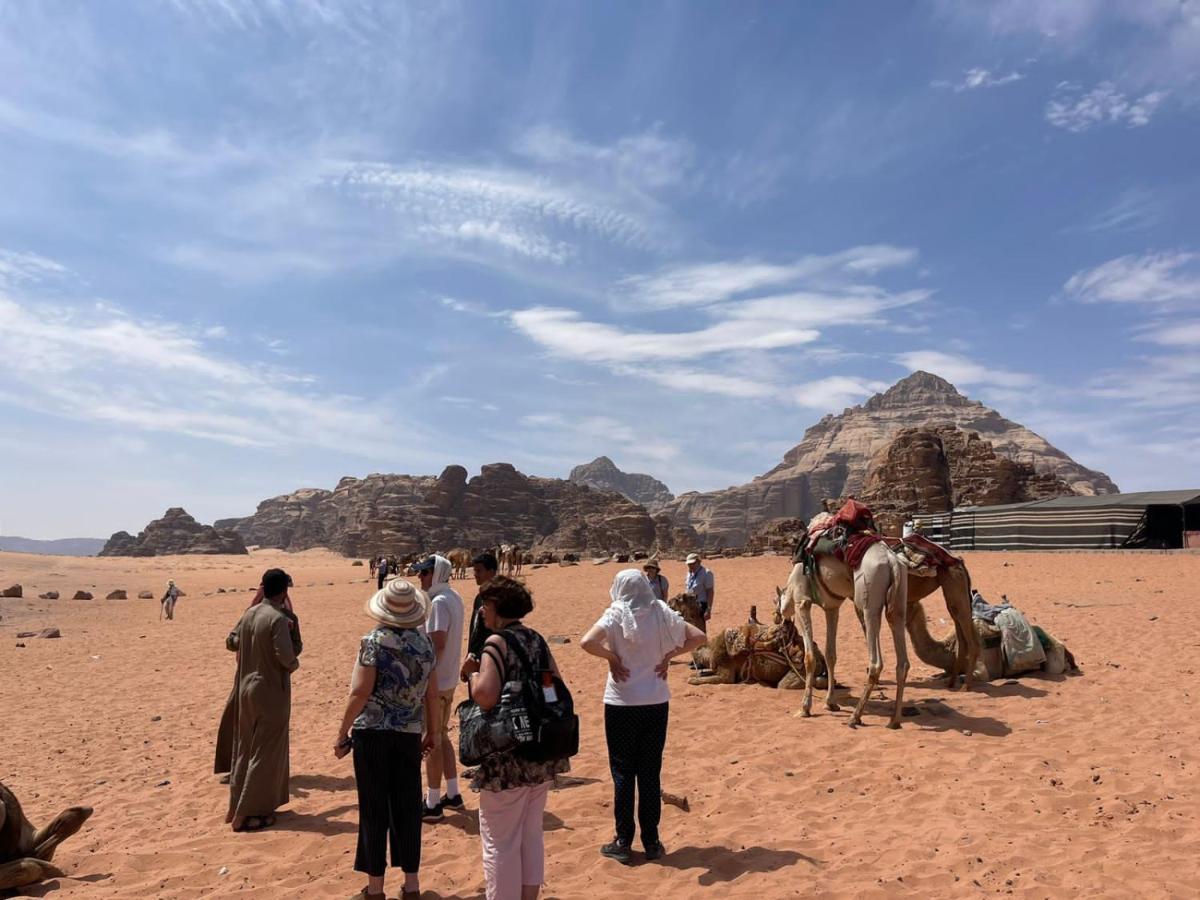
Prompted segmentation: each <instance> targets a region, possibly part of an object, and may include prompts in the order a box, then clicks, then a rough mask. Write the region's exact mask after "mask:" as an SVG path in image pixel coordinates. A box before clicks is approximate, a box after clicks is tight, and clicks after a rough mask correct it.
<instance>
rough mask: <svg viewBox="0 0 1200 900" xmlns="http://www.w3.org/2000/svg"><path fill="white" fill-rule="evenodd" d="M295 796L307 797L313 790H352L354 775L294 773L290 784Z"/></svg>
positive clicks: (289, 786) (292, 793) (290, 789)
mask: <svg viewBox="0 0 1200 900" xmlns="http://www.w3.org/2000/svg"><path fill="white" fill-rule="evenodd" d="M288 788H289V791H290V793H291V795H292V796H293V797H307V796H308V795H309V793H310V792H311V791H331V792H332V791H352V790H354V776H353V775H341V776H338V775H293V776H292V777H291V780H290V782H289V784H288Z"/></svg>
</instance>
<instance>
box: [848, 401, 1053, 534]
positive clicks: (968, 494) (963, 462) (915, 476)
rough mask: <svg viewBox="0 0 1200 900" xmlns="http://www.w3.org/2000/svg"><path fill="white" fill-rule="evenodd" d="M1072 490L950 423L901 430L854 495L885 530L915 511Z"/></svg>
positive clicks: (1025, 498)
mask: <svg viewBox="0 0 1200 900" xmlns="http://www.w3.org/2000/svg"><path fill="white" fill-rule="evenodd" d="M1070 493H1072V491H1071V488H1070V486H1069V485H1068V484H1067V483H1066V482H1065V481H1063V480H1062V479H1061V478H1059V477H1058V476H1057V475H1054V474H1053V473H1051V472H1044V473H1039V472H1038V471H1037V470H1035V469H1034V467H1033V466H1032V465H1030V464H1029V463H1026V462H1014V461H1013V460H1011V459H1008V458H1006V457H1004V456H1000V455H999V454H997V453H996V451H995V448H994V447H993V446H992V444H991V443H990V442H988V441H985V440H984V439H983V438H981V437H980V436H979V435H978V434H976V433H975V432H972V431H963V430H962V429H961V428H958V427H956V426H954V425H935V426H932V427H929V428H905V429H902V430H901V431H900V433H899V434H897V435H896V437H895V438H894V439H893V440H892V441H890V442H889V443H888V444H887V445H886V446H884V447H883V449H881V450H880V451H879V452H878V453H876V454H875V456H874V457H873V458H872V460H871V463H870V465H869V467H868V470H867V478H866V483H865V484H864V486H863V489H862V491H861V492H860V493H859V494H858V495H857V496H858V499H859V500H862V501H863V502H864V503H866V504H867V505H868V506H869V507H871V509H872V511H873V512H874V513H875V520H876V521H877V522H878V523H879V525H880V527H882V528H884V529H885V531H887V530H890V531H897V532H898V531H899V525H900V523H901V522H902V521H903V520H904V519H905V518H906V517H907V516H909V515H912V514H913V513H917V512H927V513H928V512H948V511H949V510H951V509H954V508H955V507H959V506H994V505H997V504H1002V503H1024V502H1026V501H1029V500H1046V499H1048V498H1050V497H1061V496H1064V495H1066V494H1070Z"/></svg>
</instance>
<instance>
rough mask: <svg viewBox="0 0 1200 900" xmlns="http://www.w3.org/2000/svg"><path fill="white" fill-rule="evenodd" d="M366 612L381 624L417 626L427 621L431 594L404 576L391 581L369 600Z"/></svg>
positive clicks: (399, 626) (403, 626)
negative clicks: (414, 585)
mask: <svg viewBox="0 0 1200 900" xmlns="http://www.w3.org/2000/svg"><path fill="white" fill-rule="evenodd" d="M366 613H367V615H368V616H370V617H371V618H372V619H374V620H375V621H376V622H378V623H380V624H381V625H389V626H391V627H392V628H416V627H417V626H418V625H423V624H424V623H425V617H426V615H428V613H429V596H428V595H427V594H426V593H425V592H424V591H422V590H421V589H419V588H415V587H413V586H412V585H411V584H410V583H409V582H407V581H405V580H404V579H403V578H397V579H395V580H393V581H389V582H388V583H387V585H385V586H384V588H383V590H381V591H377V592H376V593H375V594H373V595H372V597H371V599H370V600H368V601H367V605H366Z"/></svg>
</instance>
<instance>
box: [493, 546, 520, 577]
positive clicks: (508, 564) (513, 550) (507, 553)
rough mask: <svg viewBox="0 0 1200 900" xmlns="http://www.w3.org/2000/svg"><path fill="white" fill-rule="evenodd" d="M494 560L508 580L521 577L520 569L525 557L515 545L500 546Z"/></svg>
mask: <svg viewBox="0 0 1200 900" xmlns="http://www.w3.org/2000/svg"><path fill="white" fill-rule="evenodd" d="M496 559H497V561H498V562H499V563H500V568H501V570H502V571H503V572H504V574H505V575H507V576H509V577H510V578H519V577H520V576H521V567H522V565H523V564H524V562H525V555H524V554H523V553H522V552H521V548H520V547H518V546H517V545H516V544H501V545H500V552H499V553H498V554H497V555H496Z"/></svg>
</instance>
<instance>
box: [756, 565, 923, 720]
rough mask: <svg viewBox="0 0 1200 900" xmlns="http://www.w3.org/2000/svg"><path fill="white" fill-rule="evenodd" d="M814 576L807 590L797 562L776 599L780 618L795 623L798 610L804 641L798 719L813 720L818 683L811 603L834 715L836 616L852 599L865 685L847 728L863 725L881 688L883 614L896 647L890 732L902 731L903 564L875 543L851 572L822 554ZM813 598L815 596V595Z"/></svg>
mask: <svg viewBox="0 0 1200 900" xmlns="http://www.w3.org/2000/svg"><path fill="white" fill-rule="evenodd" d="M816 566H817V569H816V572H815V574H814V577H813V579H812V588H811V589H810V588H809V578H808V577H807V576H806V575H805V574H804V565H803V564H802V563H797V564H796V565H795V566H793V567H792V574H791V575H790V576H788V582H787V587H785V588H784V590H783V593H782V594H781V595H780V597H779V612H780V615H781V616H782V617H783V618H784V619H795V616H796V610H797V608H798V609H799V611H800V632H801V634H802V635H803V637H804V671H805V679H804V681H805V684H804V701H803V704H802V706H801V711H800V715H802V716H810V715H812V691H813V684H814V682H815V681H816V662H817V653H816V647H815V646H814V644H813V634H812V631H813V628H812V604H813V603H817V604H818V605H819V606H820V607H821V608H822V609H823V610H824V611H825V667H826V669H827V670H828V676H827V677H828V687H827V689H826V690H827V694H826V697H825V706H826V708H827V709H829V710H834V711H836V710H837V709H839V708H840V707H839V706H838V704H837V703H836V702H835V701H834V699H833V691H834V685H835V683H836V681H835V678H834V665H835V664H836V663H837V625H838V614H839V612H840V611H841V606H842V603H843V602H845V600H846V598H847V597H852V598H853V599H854V609H855V612H856V613H857V614H858V618H859V621H860V622H861V623H862V626H863V633H864V634H865V635H866V639H867V654H868V657H869V665H868V668H867V684H866V686H865V687H864V688H863V691H862V696H861V697H859V700H858V705H857V706H855V707H854V712H852V713H851V714H850V723H849V724H850V727H852V728H853V727H855V726H857V725H859V724H861V723H862V714H863V710H864V709H865V708H866V705H867V700H868V699H869V698H870V696H871V694H872V692H874V690H875V687H876V685H877V684H878V683H879V673H880V672H881V671H883V654H882V652H881V650H880V646H879V643H880V632H881V631H882V629H883V617H884V615H885V614H886V615H887V620H888V625H889V627H890V628H891V630H892V643H893V645H894V646H895V648H896V704H895V707H894V709H893V710H892V718H891V721H889V722H888V728H899V727H900V715H901V708H902V705H903V702H904V684H905V680H906V679H907V678H908V642H907V639H906V638H905V634H904V627H905V620H906V618H907V613H908V578H907V575H906V571H907V570H906V569H905V568H904V565H903V563H901V562H900V560H899V559H897V558H896V555H895V554H894V553H892V551H891V550H889V549H888V548H887V546H886V545H885V544H883V543H877V544H873V545H872V546H871V547H869V548H868V549H867V552H866V554H865V555H864V556H863V558H862V563H861V564H860V565H859V567H858V569H856V570H854V571H853V572H851V571H850V569H849V568H848V567H847V566H846V565H845V564H844V563H841V562H840V561H839V560H836V559H833V558H832V557H828V556H826V555H824V554H820V555H818V556H817V560H816ZM814 594H815V595H816V596H813V595H814Z"/></svg>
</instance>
